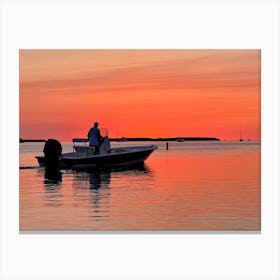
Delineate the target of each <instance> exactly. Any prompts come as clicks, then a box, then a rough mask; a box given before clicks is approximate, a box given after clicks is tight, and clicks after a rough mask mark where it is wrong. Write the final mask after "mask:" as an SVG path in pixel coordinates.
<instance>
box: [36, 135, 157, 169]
mask: <svg viewBox="0 0 280 280" xmlns="http://www.w3.org/2000/svg"><path fill="white" fill-rule="evenodd" d="M72 141H73V152H70V153H62V154H61V155H60V156H59V157H58V161H59V168H73V169H83V168H84V169H86V168H97V167H118V166H127V165H132V164H138V163H143V162H144V161H145V160H146V159H147V158H148V157H149V155H150V154H151V153H152V152H153V151H154V150H156V149H157V146H156V145H145V146H127V147H116V148H111V145H110V140H109V138H108V137H107V136H106V137H104V139H103V141H102V144H101V145H100V151H99V153H98V154H95V149H94V147H91V146H89V145H88V144H87V142H88V139H86V138H74V139H73V140H72ZM36 158H37V160H38V163H39V165H40V166H45V165H46V158H45V156H43V155H42V156H36Z"/></svg>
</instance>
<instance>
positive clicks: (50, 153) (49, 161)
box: [43, 139, 62, 171]
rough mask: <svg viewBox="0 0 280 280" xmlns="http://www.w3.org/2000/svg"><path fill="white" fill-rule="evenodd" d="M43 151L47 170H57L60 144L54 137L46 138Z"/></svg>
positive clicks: (60, 149)
mask: <svg viewBox="0 0 280 280" xmlns="http://www.w3.org/2000/svg"><path fill="white" fill-rule="evenodd" d="M43 152H44V154H45V165H46V169H48V170H49V171H51V170H53V171H55V170H58V168H59V157H60V156H61V153H62V146H61V144H60V142H59V141H57V140H55V139H48V140H47V141H46V143H45V146H44V150H43Z"/></svg>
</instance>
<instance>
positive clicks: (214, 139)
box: [110, 137, 220, 141]
mask: <svg viewBox="0 0 280 280" xmlns="http://www.w3.org/2000/svg"><path fill="white" fill-rule="evenodd" d="M110 140H111V141H182V140H184V141H220V139H218V138H215V137H169V138H149V137H135V138H125V139H120V138H110Z"/></svg>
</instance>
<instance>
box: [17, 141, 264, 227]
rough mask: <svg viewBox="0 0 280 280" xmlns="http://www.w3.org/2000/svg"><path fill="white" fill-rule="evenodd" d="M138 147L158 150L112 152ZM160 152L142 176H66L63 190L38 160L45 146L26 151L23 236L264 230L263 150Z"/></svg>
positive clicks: (205, 145)
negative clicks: (38, 233) (72, 232)
mask: <svg viewBox="0 0 280 280" xmlns="http://www.w3.org/2000/svg"><path fill="white" fill-rule="evenodd" d="M131 144H133V145H139V144H141V145H145V144H151V142H148V143H144V142H140V143H136V142H134V143H132V142H128V143H122V144H120V143H112V146H116V145H131ZM155 144H157V145H158V147H159V149H158V150H156V151H155V152H154V153H152V155H151V156H150V157H149V158H148V159H147V161H146V162H145V165H144V166H143V167H141V168H137V169H131V170H111V171H108V170H107V171H91V172H85V171H83V172H81V171H79V172H78V171H73V170H62V175H61V181H57V182H56V181H50V180H47V179H45V169H44V168H38V167H37V162H36V160H35V159H34V156H35V155H39V154H42V149H43V146H44V143H24V144H20V166H21V169H20V173H19V174H20V213H19V215H20V230H21V231H32V230H48V231H49V230H67V231H69V230H78V231H83V230H86V231H107V230H109V231H119V230H121V231H135V230H136V231H154V230H160V231H166V230H172V231H175V230H184V231H187V230H195V231H199V230H211V231H213V230H219V231H220V230H253V231H256V230H260V224H261V221H260V208H261V204H260V202H261V186H260V142H254V141H250V142H247V141H246V142H169V150H168V151H167V150H166V149H165V144H166V143H165V142H158V143H155ZM71 150H72V144H71V143H63V152H66V151H71ZM22 167H27V168H22Z"/></svg>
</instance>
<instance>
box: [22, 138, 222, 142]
mask: <svg viewBox="0 0 280 280" xmlns="http://www.w3.org/2000/svg"><path fill="white" fill-rule="evenodd" d="M110 140H111V141H116V142H128V141H178V142H183V141H220V139H218V138H215V137H169V138H149V137H133V138H110ZM19 142H20V143H25V142H46V140H44V139H22V138H20V139H19Z"/></svg>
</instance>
